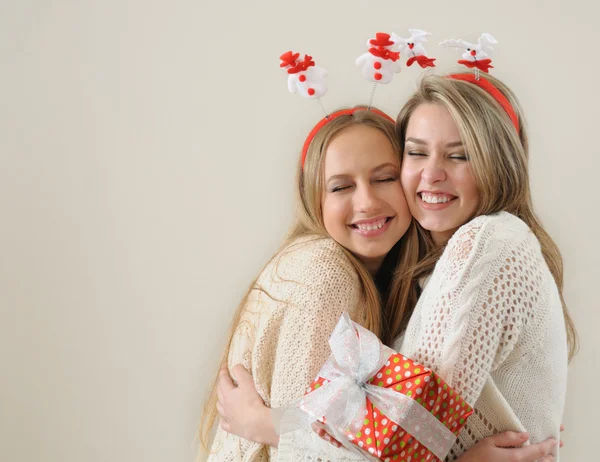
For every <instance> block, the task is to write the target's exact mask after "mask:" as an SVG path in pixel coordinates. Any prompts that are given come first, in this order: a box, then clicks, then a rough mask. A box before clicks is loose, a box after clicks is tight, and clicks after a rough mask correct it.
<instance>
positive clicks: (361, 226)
mask: <svg viewBox="0 0 600 462" xmlns="http://www.w3.org/2000/svg"><path fill="white" fill-rule="evenodd" d="M392 218H393V217H386V218H382V219H381V220H377V221H372V222H370V223H356V224H351V225H350V227H351V228H354V229H358V230H361V231H375V230H378V229H381V228H383V227H384V226H385V225H386V224H387V223H389V222H390V220H391V219H392Z"/></svg>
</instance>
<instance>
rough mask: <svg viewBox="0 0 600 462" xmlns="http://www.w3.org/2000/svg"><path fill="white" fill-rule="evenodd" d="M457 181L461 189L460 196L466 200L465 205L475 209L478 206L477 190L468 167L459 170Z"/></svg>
mask: <svg viewBox="0 0 600 462" xmlns="http://www.w3.org/2000/svg"><path fill="white" fill-rule="evenodd" d="M458 182H459V184H460V188H461V190H462V197H463V199H464V200H465V202H467V206H468V207H469V208H470V209H471V208H472V209H476V208H477V207H478V206H479V200H480V199H479V190H478V189H477V184H476V182H475V177H474V176H473V173H472V172H471V170H470V169H467V170H465V171H463V172H460V174H459V175H458Z"/></svg>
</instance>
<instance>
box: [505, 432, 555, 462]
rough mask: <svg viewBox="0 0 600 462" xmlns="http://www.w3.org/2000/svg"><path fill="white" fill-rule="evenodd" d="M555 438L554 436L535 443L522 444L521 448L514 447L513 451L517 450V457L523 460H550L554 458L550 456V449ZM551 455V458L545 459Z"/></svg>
mask: <svg viewBox="0 0 600 462" xmlns="http://www.w3.org/2000/svg"><path fill="white" fill-rule="evenodd" d="M556 444H557V442H556V440H555V439H554V438H548V439H547V440H546V441H542V442H541V443H537V444H530V445H529V446H524V447H522V448H518V449H515V450H514V451H515V452H516V451H518V456H519V457H518V459H516V460H519V461H523V462H534V461H538V460H539V459H541V460H544V461H545V462H546V461H552V460H554V458H553V457H552V450H553V449H554V448H555V447H556ZM548 456H550V457H552V458H551V459H545V458H546V457H548Z"/></svg>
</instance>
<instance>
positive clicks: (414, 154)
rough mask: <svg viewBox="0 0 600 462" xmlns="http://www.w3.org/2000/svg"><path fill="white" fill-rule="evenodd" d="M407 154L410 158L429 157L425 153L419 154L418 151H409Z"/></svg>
mask: <svg viewBox="0 0 600 462" xmlns="http://www.w3.org/2000/svg"><path fill="white" fill-rule="evenodd" d="M407 154H408V155H409V156H415V157H425V156H426V155H427V154H425V153H424V152H418V151H408V152H407Z"/></svg>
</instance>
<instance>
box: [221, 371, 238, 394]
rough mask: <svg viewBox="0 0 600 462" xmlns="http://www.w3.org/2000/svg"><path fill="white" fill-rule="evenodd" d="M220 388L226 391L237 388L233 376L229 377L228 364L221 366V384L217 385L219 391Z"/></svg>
mask: <svg viewBox="0 0 600 462" xmlns="http://www.w3.org/2000/svg"><path fill="white" fill-rule="evenodd" d="M219 389H221V390H222V391H224V392H225V393H227V392H229V391H231V390H233V389H235V385H234V384H233V381H232V380H231V377H229V370H228V369H227V364H225V365H224V366H223V367H221V370H220V371H219V385H218V386H217V392H219Z"/></svg>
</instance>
